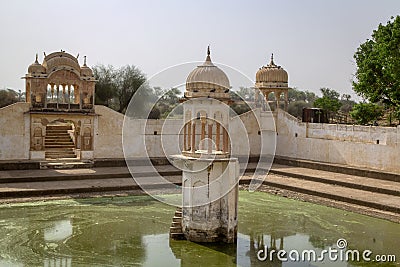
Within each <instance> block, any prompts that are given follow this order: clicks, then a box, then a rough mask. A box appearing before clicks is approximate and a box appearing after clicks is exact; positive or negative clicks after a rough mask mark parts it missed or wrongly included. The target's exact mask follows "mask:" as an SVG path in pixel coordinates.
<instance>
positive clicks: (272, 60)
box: [269, 53, 275, 66]
mask: <svg viewBox="0 0 400 267" xmlns="http://www.w3.org/2000/svg"><path fill="white" fill-rule="evenodd" d="M269 65H271V66H274V65H275V63H274V53H272V54H271V62H269Z"/></svg>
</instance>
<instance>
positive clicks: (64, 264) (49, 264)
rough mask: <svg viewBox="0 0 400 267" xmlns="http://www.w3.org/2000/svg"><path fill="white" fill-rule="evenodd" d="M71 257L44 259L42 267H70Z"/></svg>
mask: <svg viewBox="0 0 400 267" xmlns="http://www.w3.org/2000/svg"><path fill="white" fill-rule="evenodd" d="M71 263H72V258H70V257H64V258H54V259H44V261H43V267H70V266H72V264H71Z"/></svg>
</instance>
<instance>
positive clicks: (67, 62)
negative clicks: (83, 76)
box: [43, 51, 81, 73]
mask: <svg viewBox="0 0 400 267" xmlns="http://www.w3.org/2000/svg"><path fill="white" fill-rule="evenodd" d="M43 65H44V66H45V67H46V69H47V73H50V72H53V71H55V70H56V69H58V68H60V67H67V68H70V69H73V70H75V71H76V72H77V73H80V72H81V68H80V66H79V63H78V59H77V58H76V57H74V56H72V55H70V54H68V53H65V52H64V51H61V52H55V53H51V54H50V55H48V56H46V57H45V58H44V61H43Z"/></svg>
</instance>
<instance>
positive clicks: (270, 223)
mask: <svg viewBox="0 0 400 267" xmlns="http://www.w3.org/2000/svg"><path fill="white" fill-rule="evenodd" d="M174 211H175V208H174V207H171V206H168V205H165V204H163V203H160V202H157V201H155V200H153V199H152V198H150V197H147V196H132V197H115V198H92V199H75V200H58V201H48V202H33V203H21V204H11V205H1V206H0V266H151V267H152V266H182V267H183V266H207V267H211V266H224V267H225V266H399V262H400V225H399V224H396V223H391V222H388V221H385V220H380V219H375V218H371V217H368V216H363V215H359V214H355V213H350V212H347V211H342V210H338V209H333V208H329V207H324V206H319V205H315V204H310V203H305V202H300V201H296V200H290V199H286V198H282V197H277V196H274V195H270V194H266V193H259V192H256V193H249V192H244V191H243V192H240V198H239V225H238V239H237V243H236V244H233V245H228V244H196V243H192V242H188V241H173V240H169V237H168V233H169V227H170V224H171V221H172V217H173V214H174ZM338 239H345V240H346V241H347V249H348V250H350V249H351V250H359V251H364V250H367V249H368V250H371V251H372V253H373V254H372V256H371V259H372V258H373V257H374V256H375V255H378V254H381V255H394V256H395V257H396V262H390V263H389V262H387V263H377V262H372V261H371V262H365V261H362V260H361V261H355V260H350V261H349V262H345V261H330V260H329V259H327V258H326V259H324V261H318V260H317V261H314V260H312V259H311V260H306V261H293V260H290V259H288V260H287V261H285V260H284V261H282V260H280V259H278V258H277V257H275V258H273V260H272V261H270V260H269V259H266V260H265V261H262V260H260V259H259V258H258V257H257V253H258V251H260V250H263V249H264V252H265V251H266V250H265V249H269V250H270V251H271V250H272V249H276V250H279V249H283V250H285V251H287V252H289V251H291V250H297V251H300V252H301V251H304V250H314V251H316V252H317V253H320V252H321V251H323V250H324V249H328V248H329V247H333V248H334V247H335V246H337V244H336V243H337V240H338ZM260 255H262V254H260Z"/></svg>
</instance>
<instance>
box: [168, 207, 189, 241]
mask: <svg viewBox="0 0 400 267" xmlns="http://www.w3.org/2000/svg"><path fill="white" fill-rule="evenodd" d="M169 237H170V238H171V239H174V240H184V239H185V235H184V234H183V231H182V208H181V207H177V208H176V211H175V215H174V217H173V218H172V224H171V227H170V228H169Z"/></svg>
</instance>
